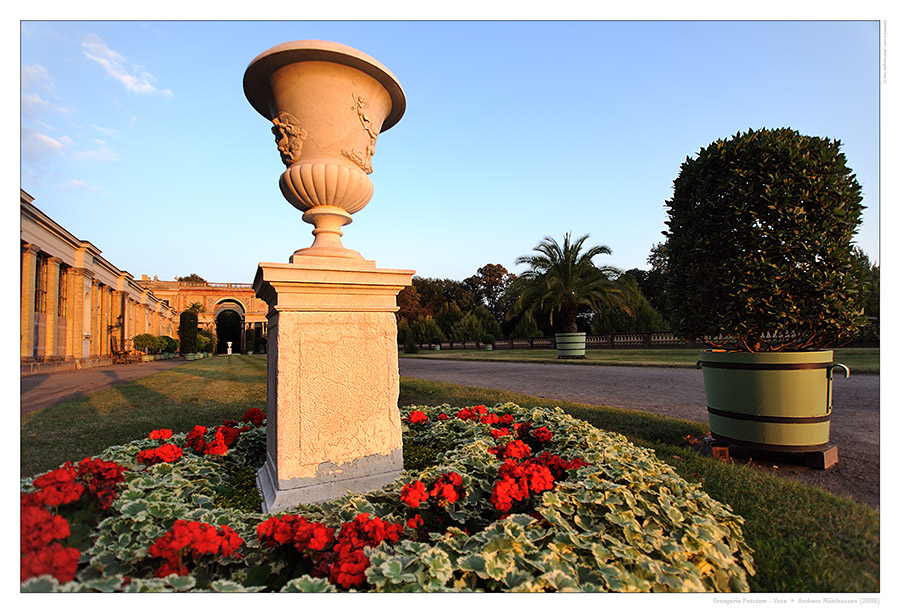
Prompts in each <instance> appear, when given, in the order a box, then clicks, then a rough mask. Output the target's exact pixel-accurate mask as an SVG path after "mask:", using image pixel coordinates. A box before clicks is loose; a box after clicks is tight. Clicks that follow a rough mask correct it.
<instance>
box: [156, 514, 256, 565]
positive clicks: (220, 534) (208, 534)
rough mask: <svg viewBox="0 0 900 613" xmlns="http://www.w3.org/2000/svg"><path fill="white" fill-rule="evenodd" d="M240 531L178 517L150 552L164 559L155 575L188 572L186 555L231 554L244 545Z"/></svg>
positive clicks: (192, 557)
mask: <svg viewBox="0 0 900 613" xmlns="http://www.w3.org/2000/svg"><path fill="white" fill-rule="evenodd" d="M243 542H244V541H243V539H241V537H240V536H238V534H237V533H236V532H235V531H234V530H232V529H231V528H229V527H228V526H224V525H223V526H219V527H218V528H216V527H215V526H211V525H209V524H205V523H201V522H198V521H185V520H183V519H177V520H175V524H174V525H173V526H172V528H171V529H170V530H169V531H168V532H166V533H165V534H164V535H162V536H161V537H159V538H158V539H156V541H154V543H153V544H152V545H150V547H149V549H147V553H149V554H150V556H152V557H154V558H162V559H163V563H162V565H161V566H160V567H159V568H158V569H157V571H156V573H155V576H156V577H167V576H168V575H171V574H173V573H174V574H177V575H187V574H188V572H189V571H188V569H187V566H186V565H185V563H186V560H185V559H184V558H185V556H189V557H190V559H192V560H193V559H196V558H197V557H198V556H201V555H205V554H212V555H216V554H221V555H223V556H231V555H233V554H234V553H235V551H237V548H238V547H240V546H241V545H242V544H243Z"/></svg>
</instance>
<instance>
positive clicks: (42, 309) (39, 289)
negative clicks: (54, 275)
mask: <svg viewBox="0 0 900 613" xmlns="http://www.w3.org/2000/svg"><path fill="white" fill-rule="evenodd" d="M34 265H35V271H34V312H35V313H46V312H47V254H46V253H38V254H37V258H35V262H34Z"/></svg>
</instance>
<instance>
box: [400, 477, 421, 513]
mask: <svg viewBox="0 0 900 613" xmlns="http://www.w3.org/2000/svg"><path fill="white" fill-rule="evenodd" d="M427 499H428V492H426V491H425V484H424V483H422V482H421V481H415V482H413V483H407V484H406V485H404V486H403V490H402V491H401V492H400V501H401V502H403V503H404V504H405V505H407V506H408V507H410V508H413V509H418V508H419V505H421V504H422V503H423V502H424V501H425V500H427Z"/></svg>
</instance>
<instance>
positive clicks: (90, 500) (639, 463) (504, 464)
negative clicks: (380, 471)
mask: <svg viewBox="0 0 900 613" xmlns="http://www.w3.org/2000/svg"><path fill="white" fill-rule="evenodd" d="M401 416H402V418H403V429H404V432H403V444H404V457H405V469H406V470H405V472H404V474H403V476H402V477H401V478H400V479H398V480H397V481H396V482H394V483H392V484H390V485H387V486H385V487H383V488H381V489H379V490H376V491H373V492H370V493H367V494H365V495H358V494H356V495H349V494H348V495H347V496H345V497H343V498H340V499H337V500H333V501H329V502H325V503H321V504H317V505H304V506H301V507H298V508H297V509H294V510H292V511H293V512H291V513H285V514H279V515H263V514H261V513H259V512H254V511H252V510H250V509H251V505H257V504H258V498H256V497H253V496H248V495H247V493H248V492H247V490H251V489H252V488H249V487H247V475H248V473H249V472H250V471H252V469H255V468H257V467H259V466H261V464H262V461H263V459H264V458H265V427H264V424H263V421H262V413H261V412H260V411H258V410H256V409H251V411H248V412H247V414H245V415H244V417H243V419H242V421H241V422H236V421H234V422H226V423H225V424H223V425H221V426H218V427H215V428H205V427H202V426H197V427H195V428H194V429H193V430H191V432H189V433H187V434H173V433H172V432H171V431H168V430H154V431H153V432H152V433H151V434H150V435H149V436H148V437H147V438H146V439H143V440H138V441H132V442H130V443H127V444H125V445H120V446H116V447H110V448H108V449H106V450H105V451H104V452H103V453H102V454H100V456H99V458H96V459H85V460H84V461H82V462H81V463H79V464H77V465H72V464H68V463H67V464H66V465H64V466H63V467H61V468H59V469H57V470H55V471H51V472H50V473H47V474H46V475H42V476H39V477H37V478H35V479H23V481H22V577H21V578H22V581H23V583H22V590H23V591H69V592H71V591H125V592H135V591H136V592H141V591H241V592H246V591H523V592H533V591H564V590H574V591H641V592H647V591H692V592H693V591H747V590H748V585H747V579H746V577H747V574H748V573H749V574H752V573H753V566H752V557H751V555H750V551H749V549H748V547H747V546H746V544H745V542H744V539H743V534H742V531H741V524H742V522H743V520H742V519H741V518H740V517H738V516H736V515H734V514H733V513H732V512H731V511H730V510H729V509H728V508H727V507H726V506H725V505H722V504H721V503H719V502H717V501H715V500H713V499H711V498H710V497H709V496H707V495H706V494H705V493H704V492H703V491H702V490H701V489H700V487H699V486H697V485H693V484H689V483H687V482H686V481H684V480H683V479H682V478H681V477H679V476H678V475H676V474H675V472H674V470H673V469H672V468H671V467H670V466H668V465H666V464H664V463H662V462H660V461H659V460H658V459H656V457H655V456H654V454H653V452H652V451H651V450H648V449H644V448H640V447H636V446H634V445H632V444H631V443H629V442H628V441H627V440H626V439H625V438H624V437H622V436H621V435H618V434H614V433H609V432H604V431H601V430H597V429H596V428H594V427H592V426H590V425H589V424H586V423H585V422H582V421H579V420H576V419H574V418H572V417H570V416H568V415H566V414H565V413H564V412H562V411H561V410H560V409H524V408H521V407H518V406H515V405H512V404H507V405H498V406H496V407H494V408H492V409H487V408H485V407H483V406H478V407H472V408H464V409H453V408H450V407H449V406H447V405H444V406H442V407H415V408H409V409H404V410H401ZM239 494H243V495H239ZM247 498H250V500H249V501H248V500H247ZM240 507H244V508H243V509H242V508H240ZM253 508H258V507H256V506H253Z"/></svg>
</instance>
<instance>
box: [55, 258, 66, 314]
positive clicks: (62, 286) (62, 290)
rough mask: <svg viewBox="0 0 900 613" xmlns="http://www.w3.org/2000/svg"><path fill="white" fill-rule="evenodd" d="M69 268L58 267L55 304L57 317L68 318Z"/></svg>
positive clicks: (61, 265) (63, 265)
mask: <svg viewBox="0 0 900 613" xmlns="http://www.w3.org/2000/svg"><path fill="white" fill-rule="evenodd" d="M68 282H69V267H68V266H66V265H65V264H60V265H59V290H58V291H59V300H58V301H57V303H56V315H57V317H68V316H69V283H68Z"/></svg>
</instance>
